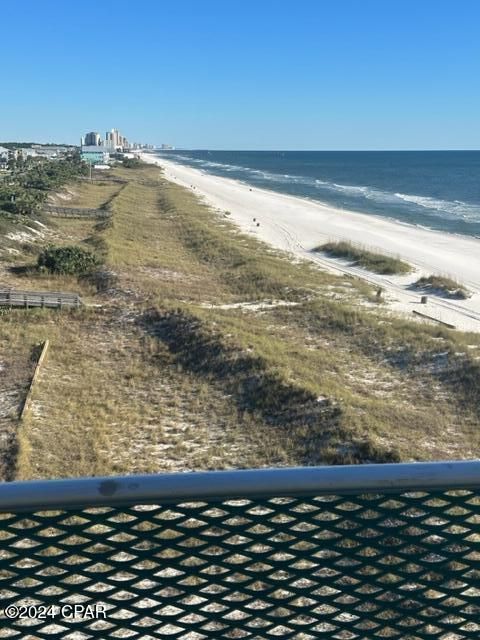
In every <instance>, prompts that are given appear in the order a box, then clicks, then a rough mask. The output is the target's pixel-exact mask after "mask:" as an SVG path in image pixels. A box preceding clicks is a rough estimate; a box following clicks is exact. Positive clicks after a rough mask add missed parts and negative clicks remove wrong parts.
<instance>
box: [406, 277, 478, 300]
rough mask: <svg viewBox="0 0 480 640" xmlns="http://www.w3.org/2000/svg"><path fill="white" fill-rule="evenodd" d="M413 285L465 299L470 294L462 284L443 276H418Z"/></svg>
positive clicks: (416, 287) (417, 287) (434, 292)
mask: <svg viewBox="0 0 480 640" xmlns="http://www.w3.org/2000/svg"><path fill="white" fill-rule="evenodd" d="M413 286H414V288H415V289H422V290H423V291H425V292H427V291H428V292H430V293H432V294H440V295H444V296H446V297H448V298H457V299H460V300H466V299H467V298H469V297H470V295H471V294H470V292H469V291H468V289H467V288H466V287H464V286H463V285H462V284H460V283H459V282H457V281H456V280H453V279H452V278H447V277H445V276H428V277H427V276H425V277H422V278H419V279H418V280H417V281H416V282H415V283H414V285H413Z"/></svg>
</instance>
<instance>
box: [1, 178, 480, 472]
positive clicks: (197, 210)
mask: <svg viewBox="0 0 480 640" xmlns="http://www.w3.org/2000/svg"><path fill="white" fill-rule="evenodd" d="M114 175H115V176H117V177H119V178H122V179H123V180H125V181H126V182H125V183H122V184H115V185H112V184H109V185H107V184H102V183H89V182H82V183H71V184H69V185H68V187H66V188H65V189H64V191H63V192H62V191H60V192H58V193H57V195H56V196H55V197H57V198H60V199H61V197H65V196H68V198H69V200H68V202H69V203H73V205H72V206H80V207H82V206H83V207H88V206H94V207H102V206H108V208H109V211H110V212H111V214H112V215H111V217H110V218H109V219H108V220H107V221H98V220H94V219H90V220H87V219H82V220H75V219H60V218H56V219H55V220H53V219H50V220H48V221H47V222H46V228H45V229H43V228H42V229H43V231H42V235H41V236H40V235H39V236H38V238H36V239H35V241H31V242H30V243H29V244H28V245H26V244H25V243H22V241H21V240H19V242H18V243H17V245H16V248H17V250H18V252H19V253H18V254H11V255H10V254H8V255H7V254H5V255H4V258H3V265H4V267H6V269H5V286H9V287H12V288H26V289H41V290H55V291H58V290H62V289H63V290H66V291H77V292H79V293H80V294H81V295H82V299H84V300H85V302H86V306H85V307H83V308H80V309H78V310H72V311H63V312H58V311H53V310H47V309H43V310H33V311H32V310H29V311H26V310H9V311H5V312H4V313H3V314H2V315H1V316H0V346H1V349H2V353H4V354H5V356H4V358H3V362H2V364H3V369H2V370H1V371H0V406H1V407H2V412H3V413H2V414H1V416H0V426H1V428H2V429H3V432H4V433H8V434H10V435H9V438H10V439H5V440H4V442H6V443H7V444H5V445H4V446H5V447H6V449H5V450H4V452H3V459H4V460H5V461H7V462H6V469H5V470H4V477H9V478H10V479H12V478H18V479H20V478H22V479H26V478H34V477H62V476H77V475H78V476H80V475H98V474H103V475H105V474H109V473H142V472H153V471H168V470H193V469H219V468H229V467H237V468H242V467H259V466H275V465H298V464H322V463H328V464H338V463H352V462H367V461H371V462H387V461H395V460H411V459H417V460H418V459H423V460H428V459H442V458H443V459H445V458H462V457H471V456H473V455H475V451H477V450H478V445H479V433H480V432H479V429H478V427H479V423H480V410H479V406H480V402H479V398H478V389H479V388H480V385H479V382H480V370H479V367H478V364H477V360H476V357H477V354H478V353H479V352H478V349H479V348H480V339H479V338H478V336H476V335H468V334H461V333H459V332H453V331H449V330H447V329H444V328H440V327H434V326H431V325H427V324H420V323H416V322H413V321H408V320H402V319H397V318H395V317H392V316H391V315H387V314H386V313H384V312H383V311H382V309H381V308H378V306H376V305H375V306H372V305H370V304H368V303H369V302H370V301H372V300H374V299H375V292H374V291H373V290H372V289H371V287H370V286H369V285H368V284H366V283H365V282H364V281H361V280H359V279H356V278H352V277H340V276H334V275H332V274H329V273H326V272H323V271H321V270H319V269H317V268H316V267H315V266H313V265H312V264H311V263H308V262H298V263H293V262H291V261H290V260H288V259H287V257H286V256H285V255H284V254H282V253H281V252H279V251H276V250H273V249H272V248H270V247H268V246H266V245H264V244H262V243H261V242H259V241H258V240H257V239H256V238H253V237H250V236H247V235H244V234H242V233H240V232H239V231H238V230H237V229H236V227H235V226H234V225H233V224H232V223H231V222H230V220H229V218H228V216H227V215H222V214H220V213H216V212H214V211H212V210H211V209H209V208H208V207H207V206H206V205H205V204H203V203H202V202H201V201H200V200H199V199H197V198H196V196H195V195H194V194H193V193H191V192H189V191H187V190H185V189H183V188H181V187H179V186H177V185H175V184H173V183H170V182H168V181H166V180H165V179H164V178H163V177H162V176H161V174H160V172H159V170H158V169H157V168H155V167H147V168H145V167H144V168H142V169H141V170H140V169H126V168H122V167H119V168H116V169H115V170H114ZM52 195H53V194H49V197H50V196H52ZM53 240H54V246H55V248H56V249H58V248H61V247H64V248H65V247H67V248H68V247H72V246H75V247H81V248H82V249H83V250H85V251H88V252H91V253H92V254H93V255H95V256H96V259H98V260H99V261H100V262H101V263H102V265H103V266H102V273H103V275H104V278H103V280H102V282H103V285H102V286H99V285H98V279H97V280H95V281H92V279H89V278H81V279H80V280H79V279H78V277H77V276H76V275H75V274H70V273H65V272H63V273H58V274H56V273H51V272H50V270H46V272H45V273H38V272H37V271H35V272H33V271H28V270H27V271H24V272H22V271H21V269H19V268H17V269H15V270H12V269H9V268H8V267H9V266H11V265H12V264H14V265H16V266H17V267H21V266H22V265H28V264H31V263H32V259H36V260H38V256H39V255H41V254H42V253H43V252H45V251H46V250H48V247H49V246H51V245H52V241H53ZM9 242H10V243H12V242H13V241H12V240H10V241H9ZM9 248H13V245H12V244H11V245H10V247H9ZM46 338H49V340H50V345H51V346H50V352H49V355H48V358H47V360H46V362H45V363H44V365H43V369H42V374H41V376H40V378H39V380H38V381H37V384H36V386H35V388H34V391H33V396H32V405H31V410H30V411H29V412H28V414H27V415H26V417H25V419H24V421H23V422H22V424H21V425H20V426H18V424H17V422H16V421H17V416H18V407H19V406H20V405H21V400H22V394H23V393H24V389H25V388H26V385H27V384H28V380H29V376H30V375H31V370H32V357H31V356H32V352H33V350H34V348H35V346H36V345H37V344H38V343H39V342H41V341H43V340H45V339H46ZM2 403H3V404H2ZM59 443H61V445H59Z"/></svg>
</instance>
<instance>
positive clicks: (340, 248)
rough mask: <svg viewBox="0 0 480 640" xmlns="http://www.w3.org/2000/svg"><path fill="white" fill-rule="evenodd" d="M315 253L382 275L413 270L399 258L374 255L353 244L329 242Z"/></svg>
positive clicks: (316, 249)
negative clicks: (347, 261)
mask: <svg viewBox="0 0 480 640" xmlns="http://www.w3.org/2000/svg"><path fill="white" fill-rule="evenodd" d="M314 251H322V252H324V253H326V254H328V255H329V256H332V257H333V258H345V259H346V260H350V261H351V262H352V263H353V264H355V265H358V266H359V267H362V268H363V269H367V270H368V271H374V272H375V273H380V274H382V275H402V274H405V273H409V272H410V271H411V270H412V268H411V266H410V265H409V264H408V263H406V262H404V261H403V260H400V259H399V258H392V257H390V256H386V255H384V254H382V253H374V252H372V251H368V250H367V249H362V248H359V247H357V246H355V245H354V244H352V243H351V242H344V241H342V242H327V243H326V244H323V245H321V246H319V247H316V248H315V249H314Z"/></svg>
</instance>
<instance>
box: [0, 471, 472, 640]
mask: <svg viewBox="0 0 480 640" xmlns="http://www.w3.org/2000/svg"><path fill="white" fill-rule="evenodd" d="M479 489H480V462H477V461H471V462H439V463H416V464H386V465H362V466H349V467H315V468H298V469H275V470H248V471H225V472H206V473H184V474H165V475H155V476H129V477H112V478H87V479H78V480H53V481H39V482H14V483H8V484H4V485H2V486H1V487H0V512H1V513H0V520H1V525H2V526H1V528H0V589H1V604H0V609H3V610H2V611H1V616H0V638H18V639H19V640H36V639H39V638H42V639H43V638H48V639H53V638H61V639H62V640H69V639H71V640H80V639H81V640H86V639H88V638H102V639H103V640H105V639H106V638H138V639H142V640H145V639H150V638H162V639H163V638H181V639H182V640H183V639H185V640H202V639H204V638H215V639H216V640H217V639H218V640H221V639H223V638H250V639H262V640H263V639H272V638H295V639H297V640H310V639H312V638H315V639H316V638H326V639H331V638H335V639H339V640H354V639H362V640H372V639H375V638H398V639H399V640H417V639H420V638H421V639H423V638H429V639H431V638H435V639H441V640H460V639H464V638H468V639H470V638H472V639H473V638H475V639H477V638H480V492H479Z"/></svg>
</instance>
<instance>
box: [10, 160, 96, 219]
mask: <svg viewBox="0 0 480 640" xmlns="http://www.w3.org/2000/svg"><path fill="white" fill-rule="evenodd" d="M12 162H13V167H12V169H13V172H12V173H11V174H10V175H9V176H8V180H4V181H3V182H2V183H1V184H0V215H1V214H2V213H3V214H4V213H5V212H6V213H12V214H18V215H33V214H34V213H36V212H37V211H38V210H39V209H40V207H41V205H42V204H43V203H44V202H45V201H46V199H47V196H48V193H49V192H50V191H51V190H53V189H59V188H60V187H61V186H62V185H65V184H67V183H68V182H71V181H72V180H74V179H76V178H78V177H80V176H85V175H87V173H88V171H87V167H86V165H85V163H84V162H82V161H81V160H80V155H79V153H78V152H72V153H70V154H69V155H68V156H66V157H65V158H63V159H61V160H46V159H44V158H40V159H38V158H32V159H30V160H28V161H26V162H25V161H23V160H12Z"/></svg>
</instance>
